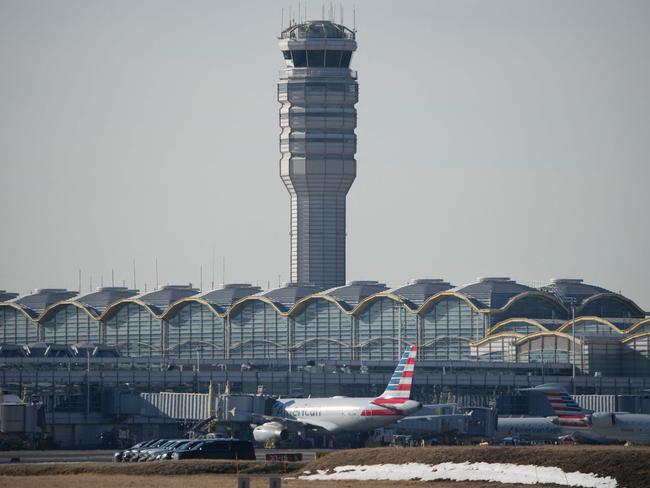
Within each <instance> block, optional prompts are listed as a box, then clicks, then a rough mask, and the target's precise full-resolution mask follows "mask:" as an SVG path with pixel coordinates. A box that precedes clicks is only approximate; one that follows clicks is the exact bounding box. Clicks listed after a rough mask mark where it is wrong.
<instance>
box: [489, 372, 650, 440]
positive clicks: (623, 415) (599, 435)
mask: <svg viewBox="0 0 650 488" xmlns="http://www.w3.org/2000/svg"><path fill="white" fill-rule="evenodd" d="M528 391H540V392H542V393H543V394H544V396H545V397H546V399H547V400H548V402H549V403H550V405H551V408H552V409H553V413H554V415H553V416H552V417H522V418H507V417H506V418H501V417H500V418H499V419H498V421H497V438H504V437H509V436H511V437H518V438H524V439H531V440H552V439H562V438H568V437H570V438H573V439H575V440H576V441H578V442H596V443H603V442H631V443H635V444H648V443H650V415H646V414H636V413H627V412H591V411H589V410H585V409H583V408H582V407H580V406H579V405H578V404H577V403H576V401H575V400H574V399H573V397H572V396H571V395H570V394H569V392H567V390H566V389H565V388H564V386H562V385H559V384H544V385H539V386H537V387H535V388H531V389H529V390H528Z"/></svg>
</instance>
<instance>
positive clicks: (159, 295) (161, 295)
mask: <svg viewBox="0 0 650 488" xmlns="http://www.w3.org/2000/svg"><path fill="white" fill-rule="evenodd" d="M197 293H199V290H198V289H197V288H192V284H191V283H190V284H189V285H164V286H161V287H159V288H158V289H157V290H154V291H151V292H148V293H143V294H142V295H138V296H136V297H134V299H137V300H139V301H141V302H143V303H146V304H147V305H149V306H150V307H152V308H154V309H157V310H159V311H161V312H162V311H165V310H166V309H167V308H169V306H170V305H171V304H172V303H174V302H177V301H178V300H181V299H183V298H187V297H191V296H194V295H196V294H197Z"/></svg>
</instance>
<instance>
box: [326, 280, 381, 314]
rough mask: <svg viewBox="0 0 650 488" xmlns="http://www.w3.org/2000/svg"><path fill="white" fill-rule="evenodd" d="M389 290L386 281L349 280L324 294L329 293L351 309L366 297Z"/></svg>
mask: <svg viewBox="0 0 650 488" xmlns="http://www.w3.org/2000/svg"><path fill="white" fill-rule="evenodd" d="M386 290H388V287H387V286H386V285H385V284H384V283H379V282H378V281H373V280H357V281H348V283H347V284H346V285H344V286H338V287H336V288H330V289H329V290H326V291H324V292H323V295H329V296H331V297H333V298H335V299H336V300H338V301H339V302H340V303H342V304H344V306H345V307H346V308H347V309H348V310H350V309H352V308H354V307H356V306H357V305H358V304H359V302H360V301H362V300H363V299H364V298H366V297H369V296H370V295H374V294H376V293H381V292H383V291H386Z"/></svg>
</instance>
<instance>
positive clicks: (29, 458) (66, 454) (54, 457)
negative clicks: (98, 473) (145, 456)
mask: <svg viewBox="0 0 650 488" xmlns="http://www.w3.org/2000/svg"><path fill="white" fill-rule="evenodd" d="M116 450H117V449H115V450H87V451H82V450H75V451H72V450H71V451H67V450H52V451H0V464H5V463H10V462H12V459H14V460H15V459H18V460H19V461H17V462H20V463H84V462H92V463H103V462H106V463H108V462H112V461H113V454H114V453H115V451H116ZM317 451H322V449H255V455H256V457H257V460H258V461H264V460H265V459H266V454H269V453H273V454H279V453H283V452H287V453H302V460H303V461H313V460H314V459H315V458H316V452H317ZM13 462H16V461H13Z"/></svg>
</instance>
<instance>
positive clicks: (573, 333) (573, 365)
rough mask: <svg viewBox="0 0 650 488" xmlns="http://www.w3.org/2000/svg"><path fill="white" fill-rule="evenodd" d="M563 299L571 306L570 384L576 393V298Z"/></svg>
mask: <svg viewBox="0 0 650 488" xmlns="http://www.w3.org/2000/svg"><path fill="white" fill-rule="evenodd" d="M565 301H566V302H567V303H568V304H569V305H570V306H571V356H572V359H571V385H572V388H573V394H574V395H575V394H576V299H575V298H574V297H567V298H565Z"/></svg>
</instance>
